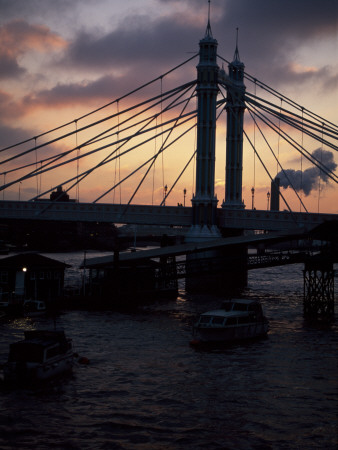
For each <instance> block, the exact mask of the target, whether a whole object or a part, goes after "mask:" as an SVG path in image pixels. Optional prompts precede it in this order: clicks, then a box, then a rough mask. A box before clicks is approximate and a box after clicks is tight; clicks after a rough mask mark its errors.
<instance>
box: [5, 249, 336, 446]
mask: <svg viewBox="0 0 338 450" xmlns="http://www.w3.org/2000/svg"><path fill="white" fill-rule="evenodd" d="M48 256H52V257H55V258H58V259H60V260H63V261H65V262H69V263H71V264H75V267H74V268H73V270H72V271H71V273H70V278H74V280H75V275H77V276H78V275H79V273H78V271H77V266H76V264H78V263H79V262H80V261H81V259H82V257H83V255H80V254H75V253H72V254H69V255H67V254H59V255H48ZM89 256H90V255H89ZM68 281H69V280H68ZM302 293H303V280H302V266H301V265H292V266H289V267H288V266H285V267H277V268H270V269H259V270H253V271H251V272H249V284H248V288H247V289H246V290H245V291H244V292H243V297H246V298H259V299H260V301H261V303H262V305H263V309H264V312H265V315H266V316H267V317H268V319H269V321H270V332H269V335H268V337H267V338H266V339H263V340H259V341H255V342H252V343H250V344H248V343H246V344H241V345H231V346H229V347H226V348H223V349H213V350H212V349H210V350H203V351H202V350H196V349H194V348H192V347H190V346H189V341H190V339H191V326H192V324H193V322H194V320H195V319H196V317H197V316H198V314H199V313H200V312H203V311H206V310H208V309H210V308H213V307H216V306H217V305H219V303H220V302H221V301H222V297H220V296H218V297H217V296H212V295H202V294H200V295H189V294H187V293H186V292H185V291H184V284H182V285H181V288H180V293H179V297H178V298H177V300H170V301H168V300H165V301H161V302H157V303H155V304H153V305H148V306H146V307H144V308H142V309H140V310H139V311H137V312H132V313H128V314H127V313H118V312H111V311H110V312H103V311H100V312H95V311H91V312H87V311H64V312H62V313H60V314H59V315H58V316H57V317H56V323H57V326H58V327H62V328H64V329H65V331H66V334H67V336H69V337H71V338H72V339H73V344H74V349H75V351H76V352H77V353H78V354H79V355H80V356H85V357H86V358H88V359H89V364H87V365H80V364H78V363H77V364H76V366H75V368H74V372H73V374H72V375H71V376H69V377H66V378H65V379H63V380H57V381H54V382H52V383H50V384H47V385H45V386H43V387H41V388H39V389H34V390H32V389H23V388H21V389H7V388H3V387H2V389H1V391H0V405H1V410H0V448H1V449H4V450H5V449H14V448H15V449H50V448H53V449H81V450H82V449H128V450H129V449H140V450H143V449H146V450H148V449H183V448H184V449H208V450H209V449H210V450H212V449H243V450H249V449H302V450H303V449H336V448H337V443H338V440H337V413H338V386H337V368H338V364H337V361H338V359H337V348H338V346H337V344H338V320H337V319H338V315H337V310H338V305H337V302H336V304H335V311H336V321H335V322H334V323H333V324H332V325H330V326H328V327H324V328H323V327H319V326H316V325H309V324H307V323H306V322H304V320H303V316H302ZM224 294H225V295H226V286H225V287H224ZM52 326H53V323H51V319H50V318H48V317H40V318H36V319H34V320H33V319H27V318H16V319H13V320H11V321H5V322H3V323H1V324H0V335H1V341H0V361H1V362H4V361H5V360H6V357H7V353H8V345H9V344H10V343H11V342H14V341H16V340H19V339H21V338H22V336H23V330H25V329H30V328H31V329H35V328H51V327H52Z"/></svg>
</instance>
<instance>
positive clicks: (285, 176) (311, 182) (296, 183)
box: [277, 148, 337, 196]
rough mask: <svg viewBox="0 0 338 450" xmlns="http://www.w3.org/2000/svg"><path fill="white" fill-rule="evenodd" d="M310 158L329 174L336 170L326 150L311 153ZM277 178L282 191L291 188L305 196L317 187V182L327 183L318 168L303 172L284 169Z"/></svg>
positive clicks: (329, 153)
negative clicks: (318, 162) (320, 164)
mask: <svg viewBox="0 0 338 450" xmlns="http://www.w3.org/2000/svg"><path fill="white" fill-rule="evenodd" d="M312 156H314V158H316V160H317V161H320V162H321V163H322V165H323V166H324V167H326V168H327V169H328V170H329V171H331V172H334V171H335V169H336V168H337V164H336V163H335V162H334V159H333V153H332V152H330V151H328V150H322V149H320V148H318V149H316V150H314V151H313V152H312ZM277 177H278V178H279V179H280V186H281V187H283V188H284V189H287V188H288V187H293V188H294V189H295V190H296V191H297V192H299V191H303V192H304V194H305V195H306V196H307V195H309V194H310V193H311V191H312V190H313V189H315V188H316V187H317V186H318V182H319V180H322V181H324V182H325V183H329V178H328V176H327V175H326V173H325V172H323V171H321V170H320V169H319V168H318V167H310V168H309V169H306V170H304V171H300V170H293V169H286V170H284V172H283V171H280V172H279V173H278V174H277Z"/></svg>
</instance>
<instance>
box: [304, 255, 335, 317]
mask: <svg viewBox="0 0 338 450" xmlns="http://www.w3.org/2000/svg"><path fill="white" fill-rule="evenodd" d="M303 275H304V302H303V310H304V317H305V318H307V319H326V320H330V319H332V318H333V317H334V268H333V261H332V260H330V258H325V257H323V256H320V257H318V258H311V259H308V260H306V262H305V265H304V270H303Z"/></svg>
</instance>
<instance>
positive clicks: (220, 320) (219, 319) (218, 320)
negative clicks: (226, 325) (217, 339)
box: [212, 317, 224, 325]
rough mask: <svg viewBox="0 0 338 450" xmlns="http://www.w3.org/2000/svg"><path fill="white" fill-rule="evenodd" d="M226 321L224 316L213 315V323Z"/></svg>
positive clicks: (220, 323) (218, 323)
mask: <svg viewBox="0 0 338 450" xmlns="http://www.w3.org/2000/svg"><path fill="white" fill-rule="evenodd" d="M223 322H224V317H213V319H212V323H213V324H215V325H222V324H223Z"/></svg>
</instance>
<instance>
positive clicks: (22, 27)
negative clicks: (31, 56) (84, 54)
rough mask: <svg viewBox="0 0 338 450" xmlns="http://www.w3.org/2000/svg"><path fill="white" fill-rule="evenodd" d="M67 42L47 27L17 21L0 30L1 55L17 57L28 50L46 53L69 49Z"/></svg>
mask: <svg viewBox="0 0 338 450" xmlns="http://www.w3.org/2000/svg"><path fill="white" fill-rule="evenodd" d="M67 45H68V44H67V41H66V40H65V39H63V38H62V37H61V36H59V35H57V34H55V33H52V32H51V31H50V29H49V28H48V27H46V26H45V25H30V24H29V23H27V22H25V21H24V20H15V21H13V22H10V23H8V24H6V25H4V26H3V27H2V28H0V53H1V54H3V55H7V56H9V57H12V58H14V57H17V56H19V55H22V54H23V53H25V52H26V51H28V50H36V51H39V52H45V51H50V50H59V49H63V48H65V47H67Z"/></svg>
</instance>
